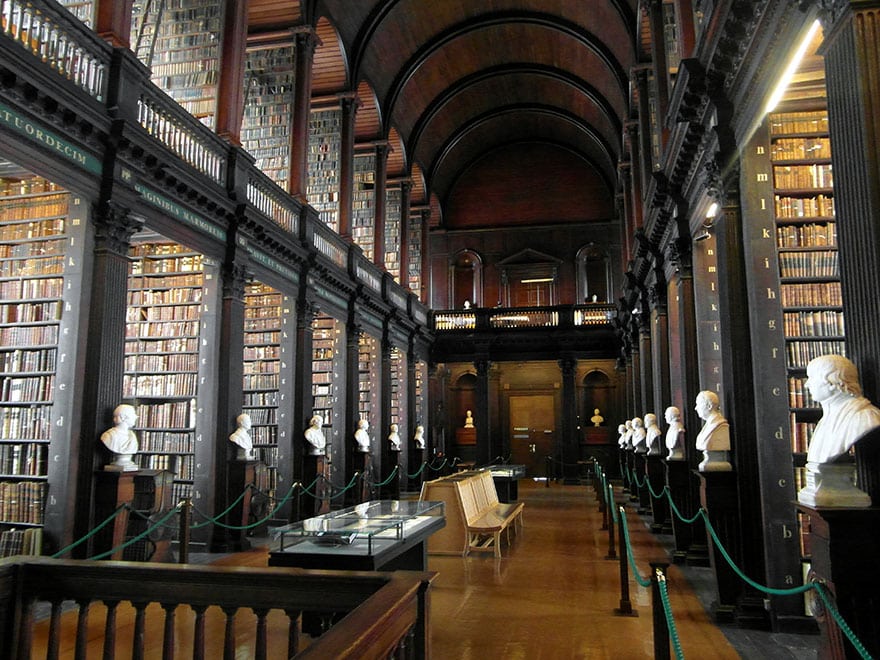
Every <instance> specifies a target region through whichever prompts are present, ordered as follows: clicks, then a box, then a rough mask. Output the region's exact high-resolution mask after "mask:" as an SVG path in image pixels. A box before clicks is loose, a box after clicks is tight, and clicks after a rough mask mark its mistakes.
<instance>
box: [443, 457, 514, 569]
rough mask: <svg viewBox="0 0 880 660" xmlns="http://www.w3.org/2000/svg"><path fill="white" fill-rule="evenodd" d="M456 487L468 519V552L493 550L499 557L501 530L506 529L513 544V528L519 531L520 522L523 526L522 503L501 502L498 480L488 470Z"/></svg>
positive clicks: (506, 534) (505, 533)
mask: <svg viewBox="0 0 880 660" xmlns="http://www.w3.org/2000/svg"><path fill="white" fill-rule="evenodd" d="M456 490H457V491H458V495H459V498H460V499H461V504H462V509H463V510H464V517H465V520H466V522H467V532H468V544H467V548H466V550H465V555H467V554H468V553H469V552H470V551H479V552H494V554H495V556H496V557H500V556H501V534H502V533H504V535H505V538H506V540H507V544H508V545H510V530H511V528H513V531H514V533H516V526H517V524H519V525H520V527H522V513H523V508H525V507H524V505H523V503H522V502H511V503H504V504H502V503H501V502H499V501H498V493H497V491H496V490H495V482H494V481H493V480H492V475H491V474H490V473H489V472H479V473H477V475H476V476H475V477H474V478H472V479H468V480H466V481H459V482H456Z"/></svg>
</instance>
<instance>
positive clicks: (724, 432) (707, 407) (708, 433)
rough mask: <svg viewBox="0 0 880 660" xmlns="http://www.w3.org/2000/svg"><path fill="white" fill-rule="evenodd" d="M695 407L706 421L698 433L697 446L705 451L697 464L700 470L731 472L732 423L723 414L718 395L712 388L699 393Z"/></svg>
mask: <svg viewBox="0 0 880 660" xmlns="http://www.w3.org/2000/svg"><path fill="white" fill-rule="evenodd" d="M694 409H695V410H696V411H697V415H699V417H700V419H702V420H703V421H704V422H705V423H704V424H703V428H701V429H700V433H699V434H698V435H697V441H696V447H697V449H698V450H699V451H702V452H703V460H702V461H701V462H700V464H699V465H698V466H697V469H698V470H699V471H700V472H729V471H731V470H732V469H733V466H731V464H730V424H728V422H727V419H725V417H724V415H722V414H721V404H720V402H719V400H718V395H717V394H715V392H712V391H711V390H703V391H702V392H700V393H699V394H697V401H696V405H695V407H694Z"/></svg>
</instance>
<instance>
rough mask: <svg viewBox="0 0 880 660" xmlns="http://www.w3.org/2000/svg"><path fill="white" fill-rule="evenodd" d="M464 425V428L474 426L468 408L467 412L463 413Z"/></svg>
mask: <svg viewBox="0 0 880 660" xmlns="http://www.w3.org/2000/svg"><path fill="white" fill-rule="evenodd" d="M464 427H465V428H466V429H472V428H474V417H473V415H472V414H471V411H470V410H468V411H467V413H466V414H465V417H464Z"/></svg>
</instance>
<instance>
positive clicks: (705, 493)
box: [697, 471, 742, 622]
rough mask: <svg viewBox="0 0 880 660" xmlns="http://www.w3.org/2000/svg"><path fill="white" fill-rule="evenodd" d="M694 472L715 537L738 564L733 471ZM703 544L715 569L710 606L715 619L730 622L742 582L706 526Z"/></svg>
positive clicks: (734, 476)
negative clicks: (714, 584) (715, 595)
mask: <svg viewBox="0 0 880 660" xmlns="http://www.w3.org/2000/svg"><path fill="white" fill-rule="evenodd" d="M697 475H698V476H699V478H700V504H701V506H702V507H703V508H704V509H706V513H707V514H708V516H709V522H710V523H712V527H713V528H714V530H715V533H716V534H717V535H718V540H719V541H721V544H722V545H723V546H724V548H725V549H726V550H727V552H728V554H729V555H730V557H731V559H733V561H734V563H736V565H737V566H741V565H742V550H741V548H740V526H739V513H738V511H737V486H736V475H735V474H734V473H733V472H732V471H721V472H698V473H697ZM706 544H707V545H708V547H709V565H710V566H711V567H712V571H713V572H714V573H715V583H716V585H717V588H718V592H717V595H718V599H717V601H716V602H715V603H713V605H712V610H713V613H714V615H715V619H716V620H717V621H722V622H731V621H733V619H734V612H735V610H736V604H737V599H738V597H739V595H740V593H741V591H742V589H741V588H740V585H741V584H742V583H741V580H740V578H739V576H738V575H736V573H735V572H734V571H733V569H732V568H731V567H730V565H729V564H728V563H727V561H726V560H725V559H724V557H723V556H722V554H721V552H720V551H719V549H718V547H717V545H716V544H715V542H714V540H713V539H712V535H711V533H710V532H709V530H708V529H707V530H706Z"/></svg>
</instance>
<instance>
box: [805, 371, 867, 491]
mask: <svg viewBox="0 0 880 660" xmlns="http://www.w3.org/2000/svg"><path fill="white" fill-rule="evenodd" d="M806 387H807V389H808V390H809V391H810V395H811V396H812V397H813V399H814V400H815V401H817V402H818V403H819V405H821V406H822V418H821V419H820V420H819V422H818V423H817V424H816V428H815V430H814V431H813V435H812V438H810V445H809V448H808V450H807V478H806V482H807V485H806V487H805V488H803V489H801V490H800V491H799V492H798V501H799V502H801V503H802V504H807V505H810V506H846V507H867V506H870V504H871V502H870V497H868V494H867V493H864V492H863V491H861V490H859V489H858V488H856V486H855V484H854V483H853V473H854V468H853V464H852V461H850V460H847V454H848V452H849V450H850V449H851V448H852V447H853V446H854V445H855V444H856V442H858V440H859V439H860V438H861V437H862V436H864V435H865V434H866V433H868V432H869V431H871V430H873V429H875V428H877V427H878V426H880V409H878V408H877V407H875V406H874V405H873V404H872V403H871V402H870V401H868V399H866V398H865V397H863V396H862V387H861V384H860V383H859V377H858V371H857V369H856V366H855V364H853V363H852V362H851V361H850V360H848V359H847V358H845V357H843V356H841V355H821V356H819V357H817V358H814V359H813V360H810V363H809V364H808V365H807V382H806Z"/></svg>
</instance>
